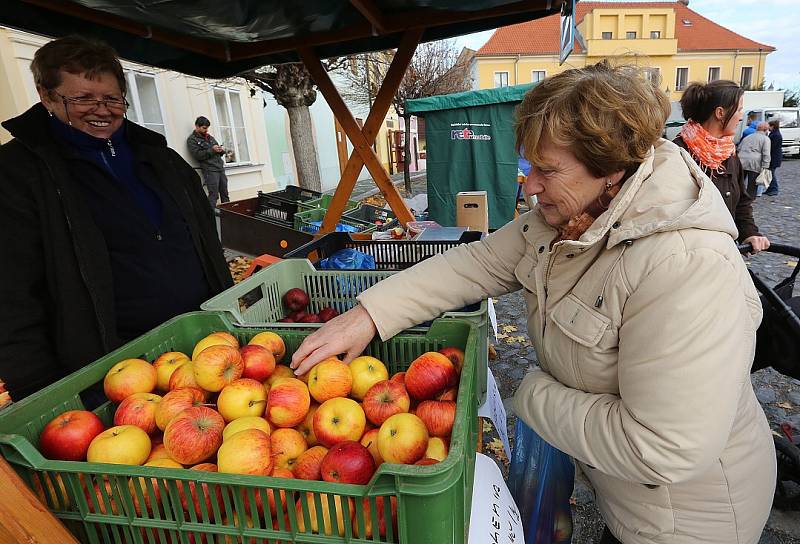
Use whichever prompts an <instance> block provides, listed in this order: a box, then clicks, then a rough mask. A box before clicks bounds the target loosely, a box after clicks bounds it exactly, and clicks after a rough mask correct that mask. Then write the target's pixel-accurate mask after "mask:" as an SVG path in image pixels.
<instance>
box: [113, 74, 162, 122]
mask: <svg viewBox="0 0 800 544" xmlns="http://www.w3.org/2000/svg"><path fill="white" fill-rule="evenodd" d="M123 74H124V75H125V82H126V83H127V85H128V95H127V99H128V102H130V103H131V104H132V105H133V107H134V109H135V110H136V115H137V116H138V118H137V119H136V121H135V123H136V124H137V125H141V126H143V127H145V128H149V127H147V125H145V123H144V119H142V118H141V116H142V111H143V110H142V102H141V100H140V99H139V86H138V84H137V83H136V76H140V77H147V78H150V79H152V80H153V83H154V86H155V89H156V100H158V111H159V112H160V113H161V125H162V126H163V127H164V132H163V133H159V134H163V136H164V137H165V138H166V137H167V115H166V112H165V111H164V101H163V100H161V91H160V90H159V88H158V78H156V75H155V74H151V73H149V72H142V71H141V70H124V71H123ZM149 124H150V125H154V124H155V123H149ZM150 130H153V129H150ZM156 132H157V131H156Z"/></svg>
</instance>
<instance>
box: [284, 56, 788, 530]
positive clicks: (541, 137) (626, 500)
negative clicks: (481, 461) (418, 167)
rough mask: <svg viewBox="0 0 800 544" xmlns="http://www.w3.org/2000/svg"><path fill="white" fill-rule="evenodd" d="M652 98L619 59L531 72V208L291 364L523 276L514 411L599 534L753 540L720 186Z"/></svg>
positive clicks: (753, 304) (526, 121)
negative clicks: (570, 462)
mask: <svg viewBox="0 0 800 544" xmlns="http://www.w3.org/2000/svg"><path fill="white" fill-rule="evenodd" d="M668 111H669V107H668V104H667V102H666V98H665V97H664V96H663V94H662V93H660V92H659V91H658V90H657V89H656V88H655V87H653V86H652V85H651V84H650V83H648V82H646V81H645V80H644V79H643V78H641V77H639V75H638V74H637V73H636V72H635V71H633V70H632V69H629V68H611V67H609V66H608V65H607V64H605V63H601V64H598V65H595V66H589V67H586V68H583V69H575V70H567V71H566V72H563V73H561V74H558V75H556V76H553V77H552V78H549V79H546V80H545V81H544V82H542V83H541V84H539V85H538V86H536V87H535V88H534V89H532V90H531V91H530V92H529V93H528V94H527V95H526V97H525V99H524V101H523V103H522V104H521V106H520V108H519V110H518V125H517V141H518V145H520V146H521V147H523V148H524V149H525V152H526V158H528V159H529V160H530V162H531V164H532V165H534V167H533V169H532V170H531V174H530V175H529V176H528V179H527V181H526V184H525V190H526V192H527V193H528V194H531V195H537V196H538V205H537V207H536V208H535V209H534V210H532V211H531V212H530V213H527V214H525V215H522V216H520V217H519V218H518V219H516V220H515V221H513V222H511V223H509V224H508V225H506V226H505V227H503V228H502V229H500V230H498V231H497V232H495V233H493V234H491V235H489V236H488V237H487V238H486V239H485V240H483V241H481V242H476V243H473V244H469V245H464V246H459V247H457V248H455V249H452V250H450V251H448V252H447V253H445V254H443V255H438V256H436V257H434V258H431V259H428V260H426V261H424V262H422V263H420V264H418V265H416V266H414V267H413V268H411V269H409V270H407V271H405V272H402V273H399V274H396V275H394V276H392V277H391V278H389V279H387V280H384V281H382V282H381V283H380V284H378V285H376V286H375V287H373V288H371V289H369V290H367V291H365V292H364V293H363V294H362V295H361V296H360V297H359V301H360V305H359V306H357V307H356V308H355V309H353V310H351V311H350V312H347V313H346V314H344V315H342V316H340V317H338V318H336V319H334V320H332V321H331V322H329V323H328V324H326V325H325V326H323V327H322V328H321V329H320V330H319V331H318V332H317V333H315V334H313V335H311V336H309V337H308V338H307V339H306V341H305V342H304V343H303V345H302V346H301V347H300V349H299V350H298V351H297V353H295V355H294V357H293V359H292V366H293V367H295V368H296V369H297V372H298V373H302V372H305V371H307V370H308V369H309V368H310V367H311V366H313V365H314V364H316V363H317V362H319V361H320V360H322V359H324V358H325V357H328V356H330V355H336V354H340V353H346V354H347V355H346V360H347V361H349V360H351V359H352V358H353V357H355V356H356V355H358V354H360V352H361V351H362V350H363V349H364V348H365V347H366V345H367V344H368V343H369V341H370V340H371V339H372V337H373V336H374V334H375V333H376V332H377V333H378V334H380V336H381V338H382V339H384V340H385V339H387V338H390V337H391V336H393V335H394V334H397V333H398V332H399V331H401V330H403V329H405V328H407V327H410V326H413V325H415V324H417V323H419V322H421V321H424V320H427V319H431V318H433V317H435V316H437V315H439V314H441V313H442V312H443V311H447V310H450V309H452V308H459V307H462V306H464V305H466V304H469V303H472V302H475V301H477V300H480V299H484V298H486V297H495V296H498V295H502V294H505V293H509V292H513V291H516V290H519V289H522V290H523V293H524V296H525V300H526V302H527V306H528V333H529V335H530V337H531V340H532V342H533V344H534V346H535V348H536V353H537V355H538V358H539V361H540V364H541V368H540V369H538V370H535V371H533V372H531V373H529V374H528V375H527V376H526V377H525V378H524V379H523V381H522V383H521V384H520V386H519V389H518V390H517V393H516V396H515V398H514V411H515V413H516V414H517V415H518V416H519V417H521V418H522V419H523V420H524V421H525V422H526V423H527V424H528V425H529V426H530V427H531V428H533V429H534V430H535V431H536V432H537V433H539V434H540V435H541V436H542V437H543V438H544V439H546V440H547V441H548V442H550V443H551V444H553V445H554V446H555V447H557V448H558V449H560V450H562V451H564V452H566V453H568V454H569V455H571V456H572V457H573V458H574V459H575V461H576V466H577V468H578V471H579V472H581V473H583V474H584V475H585V476H586V477H587V478H588V480H589V481H590V482H591V484H592V486H593V488H594V490H595V493H596V498H597V504H598V506H599V507H600V511H601V512H602V515H603V518H604V519H605V522H606V524H607V527H608V529H609V530H610V532H611V533H612V534H613V535H614V537H616V538H617V539H619V540H620V541H622V542H624V543H626V544H632V543H675V544H678V543H686V544H689V543H692V544H695V543H705V544H709V543H719V544H731V543H737V544H748V543H755V542H757V541H758V539H759V535H760V534H761V531H762V529H763V527H764V524H765V523H766V520H767V517H768V515H769V511H770V506H771V503H772V496H773V491H774V486H775V453H774V449H773V446H772V439H771V437H770V429H769V426H768V424H767V421H766V418H765V416H764V413H763V411H762V410H761V407H760V405H759V404H758V401H757V400H756V397H755V394H754V393H753V389H752V386H751V384H750V367H751V364H752V360H753V352H754V342H755V331H756V328H757V327H758V324H759V322H760V320H761V307H760V305H759V301H758V296H757V293H756V291H755V288H754V287H753V284H752V282H751V280H750V278H749V276H748V273H747V270H746V268H745V266H744V263H743V261H742V258H741V257H740V255H739V253H738V251H737V249H736V246H735V244H734V240H735V239H736V236H737V232H736V227H735V226H734V223H733V220H732V218H731V215H730V213H729V212H728V210H727V208H726V207H725V204H724V203H723V201H722V197H721V196H720V193H719V191H718V190H717V189H716V187H715V186H714V185H713V184H712V183H711V181H710V180H709V179H708V177H707V176H706V175H705V174H703V172H702V171H701V170H700V169H699V167H698V166H697V165H696V164H695V163H694V161H693V160H692V159H691V157H690V156H689V155H688V154H687V153H686V152H685V151H683V150H681V149H679V148H678V147H677V146H676V145H674V144H673V143H671V142H667V141H665V140H660V139H659V134H660V132H661V128H662V127H663V124H664V120H665V119H666V117H667V114H668ZM606 541H608V542H613V541H614V540H613V538H612V537H611V535H610V534H609V535H608V536H607V537H606Z"/></svg>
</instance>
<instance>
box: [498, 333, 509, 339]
mask: <svg viewBox="0 0 800 544" xmlns="http://www.w3.org/2000/svg"><path fill="white" fill-rule="evenodd" d="M503 338H508V335H507V334H503V333H502V332H498V333H497V339H498V340H502V339H503Z"/></svg>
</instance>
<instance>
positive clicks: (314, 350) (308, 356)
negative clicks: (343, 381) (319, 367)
mask: <svg viewBox="0 0 800 544" xmlns="http://www.w3.org/2000/svg"><path fill="white" fill-rule="evenodd" d="M377 331H378V329H377V328H376V327H375V323H374V322H373V321H372V317H370V315H369V313H367V310H365V309H364V307H363V306H356V307H355V308H353V309H352V310H350V311H348V312H345V313H343V314H342V315H340V316H337V317H334V318H333V319H331V320H330V321H328V322H327V323H325V324H324V325H323V326H322V327H320V329H319V330H317V331H316V332H315V333H313V334H311V335H309V336H308V337H307V338H306V339H305V340H303V343H302V344H300V347H299V348H297V351H295V352H294V355H292V363H291V364H290V365H289V366H290V367H291V368H293V369H294V373H295V374H296V375H298V376H301V375H303V374H305V373H306V372H308V371H309V370H311V369H312V368H314V366H315V365H316V364H317V363H320V362H322V361H323V360H325V359H327V358H328V357H335V356H337V355H340V354H342V353H344V354H345V355H344V358H343V361H344V362H345V363H350V361H352V360H353V359H355V358H356V357H358V356H359V355H361V353H362V352H363V351H364V349H365V348H366V347H367V345H368V344H369V343H370V341H371V340H372V338H373V337H374V336H375V333H376V332H377Z"/></svg>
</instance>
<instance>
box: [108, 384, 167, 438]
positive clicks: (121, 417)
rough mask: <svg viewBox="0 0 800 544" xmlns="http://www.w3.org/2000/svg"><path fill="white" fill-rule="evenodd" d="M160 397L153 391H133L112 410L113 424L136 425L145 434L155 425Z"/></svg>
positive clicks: (150, 431)
mask: <svg viewBox="0 0 800 544" xmlns="http://www.w3.org/2000/svg"><path fill="white" fill-rule="evenodd" d="M160 402H161V397H160V396H158V395H154V394H153V393H134V394H133V395H131V396H130V397H128V398H126V399H125V400H123V401H122V402H121V403H120V405H119V406H117V411H116V412H114V425H136V426H137V427H139V428H140V429H142V430H143V431H144V432H146V433H147V434H153V433H154V432H155V431H156V429H157V428H158V427H156V410H157V409H158V405H159V403H160Z"/></svg>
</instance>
